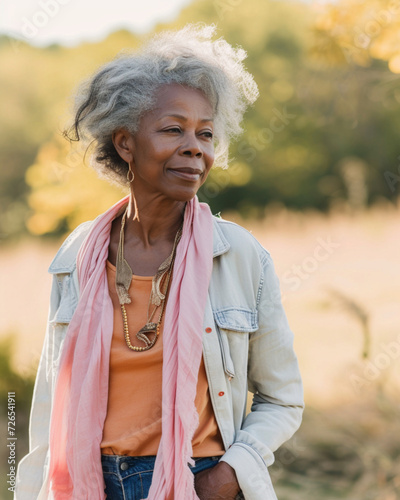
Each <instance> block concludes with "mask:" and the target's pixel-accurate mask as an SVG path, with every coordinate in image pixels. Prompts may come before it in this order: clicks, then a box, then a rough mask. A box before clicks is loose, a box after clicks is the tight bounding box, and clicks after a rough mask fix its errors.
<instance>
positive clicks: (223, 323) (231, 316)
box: [213, 307, 258, 378]
mask: <svg viewBox="0 0 400 500" xmlns="http://www.w3.org/2000/svg"><path fill="white" fill-rule="evenodd" d="M213 314H214V320H215V323H216V324H217V326H218V328H217V332H218V340H219V343H220V347H221V356H222V362H223V365H224V370H225V373H226V374H227V375H228V377H230V378H233V377H234V376H235V365H234V363H233V360H232V355H231V349H230V345H229V334H230V332H231V333H236V334H237V333H240V334H243V333H244V334H246V333H251V332H255V331H256V330H257V329H258V317H257V311H252V310H250V309H245V308H237V307H232V308H225V309H218V310H217V311H214V312H213Z"/></svg>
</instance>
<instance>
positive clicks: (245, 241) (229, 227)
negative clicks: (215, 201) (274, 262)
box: [213, 216, 270, 261]
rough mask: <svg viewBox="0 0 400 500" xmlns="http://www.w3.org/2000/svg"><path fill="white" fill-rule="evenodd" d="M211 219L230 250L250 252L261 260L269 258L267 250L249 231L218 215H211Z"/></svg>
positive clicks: (242, 252)
mask: <svg viewBox="0 0 400 500" xmlns="http://www.w3.org/2000/svg"><path fill="white" fill-rule="evenodd" d="M213 220H214V227H215V229H216V232H217V233H219V236H220V237H222V238H223V239H225V241H226V242H227V243H228V245H229V250H230V251H234V252H235V253H236V252H239V253H241V254H247V255H249V256H250V255H252V254H253V255H257V256H258V258H259V259H260V260H261V261H264V260H266V259H267V258H270V253H269V252H268V250H266V249H265V248H264V247H263V246H262V245H261V243H260V242H259V241H258V240H257V239H256V238H255V236H254V235H253V234H252V233H251V232H250V231H248V230H247V229H245V228H244V227H242V226H240V225H239V224H236V223H235V222H231V221H228V220H226V219H222V218H221V217H219V216H213ZM214 239H216V238H214ZM214 243H215V242H214Z"/></svg>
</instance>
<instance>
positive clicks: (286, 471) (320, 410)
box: [0, 206, 400, 500]
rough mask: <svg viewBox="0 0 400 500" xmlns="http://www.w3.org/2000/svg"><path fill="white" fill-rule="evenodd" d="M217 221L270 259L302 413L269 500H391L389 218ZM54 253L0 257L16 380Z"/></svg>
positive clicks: (399, 286) (393, 349)
mask: <svg viewBox="0 0 400 500" xmlns="http://www.w3.org/2000/svg"><path fill="white" fill-rule="evenodd" d="M223 215H224V218H226V219H230V220H234V221H236V222H238V223H240V224H241V225H243V226H245V227H246V228H247V229H249V230H251V231H252V233H253V234H254V235H255V236H256V237H257V238H258V239H259V241H260V242H261V243H262V244H263V245H264V246H265V248H267V249H268V250H269V251H270V253H271V255H272V257H273V260H274V262H275V267H276V270H277V273H278V275H279V277H280V280H281V289H282V295H283V300H284V305H285V309H286V312H287V315H288V319H289V323H290V325H291V327H292V330H293V331H294V333H295V348H296V352H297V354H298V358H299V363H300V367H301V371H302V375H303V380H304V387H305V400H306V407H307V408H306V412H305V415H304V423H303V425H302V427H301V429H300V430H299V431H298V433H297V434H296V436H295V437H294V438H293V439H292V440H290V441H289V443H287V445H286V446H285V447H283V448H282V449H281V450H279V451H278V452H277V454H276V463H275V465H274V466H273V467H272V468H271V476H272V478H273V482H274V484H276V489H277V493H278V497H279V500H310V499H311V500H320V499H324V500H325V499H326V500H330V499H332V500H333V499H339V498H341V499H349V500H396V499H400V465H399V464H400V406H399V386H400V383H399V382H400V363H399V359H400V328H399V326H400V263H399V256H400V207H397V208H395V207H393V206H386V207H382V208H375V209H372V210H369V211H367V212H361V213H353V214H349V213H345V212H337V213H335V214H331V215H327V216H324V215H321V214H318V213H313V212H310V213H301V214H300V213H299V214H297V213H292V212H288V211H282V210H281V211H279V212H270V213H267V217H266V218H265V220H263V221H262V222H260V221H252V222H250V221H241V220H240V219H239V218H238V217H237V216H236V215H234V214H223ZM57 246H58V245H57V244H49V243H41V242H32V241H30V242H20V243H19V244H18V245H16V246H12V247H5V248H3V249H1V250H0V273H1V282H2V287H1V291H0V293H1V296H0V304H1V314H0V337H1V336H3V337H4V336H7V335H12V336H13V337H14V340H15V352H14V357H13V363H14V366H15V368H16V369H17V370H18V371H19V372H21V373H23V374H24V373H29V372H31V371H32V370H33V369H34V368H35V367H36V365H37V362H38V358H39V355H40V350H41V346H42V342H43V336H44V330H45V323H46V316H47V307H48V305H47V303H48V295H49V290H50V277H49V275H47V273H46V270H47V267H48V266H49V264H50V262H51V259H52V257H53V255H54V253H55V251H56V249H57ZM10 390H11V389H10Z"/></svg>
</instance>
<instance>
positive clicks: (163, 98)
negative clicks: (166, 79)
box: [149, 83, 214, 122]
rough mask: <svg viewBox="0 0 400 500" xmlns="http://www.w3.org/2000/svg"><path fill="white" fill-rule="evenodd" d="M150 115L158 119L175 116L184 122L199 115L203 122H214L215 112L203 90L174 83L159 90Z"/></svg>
mask: <svg viewBox="0 0 400 500" xmlns="http://www.w3.org/2000/svg"><path fill="white" fill-rule="evenodd" d="M149 115H152V116H153V117H155V116H157V118H161V117H164V116H175V117H176V118H178V119H181V120H183V121H184V120H185V119H187V118H188V115H197V116H198V118H199V119H200V120H201V121H204V122H209V121H213V116H214V110H213V107H212V105H211V103H210V101H209V99H208V98H207V96H206V95H205V94H204V93H203V92H202V91H201V90H198V89H195V88H193V87H189V86H186V85H180V84H177V83H172V84H168V85H163V86H162V87H160V88H159V89H157V91H156V93H155V103H154V107H153V108H152V109H151V110H150V111H149Z"/></svg>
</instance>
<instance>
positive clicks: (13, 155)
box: [0, 0, 400, 237]
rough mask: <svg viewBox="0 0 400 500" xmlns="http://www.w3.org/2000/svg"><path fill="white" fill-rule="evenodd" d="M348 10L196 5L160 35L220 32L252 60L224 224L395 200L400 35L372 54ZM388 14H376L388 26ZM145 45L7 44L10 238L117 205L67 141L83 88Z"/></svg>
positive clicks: (222, 192)
mask: <svg viewBox="0 0 400 500" xmlns="http://www.w3.org/2000/svg"><path fill="white" fill-rule="evenodd" d="M345 3H346V2H345V0H343V1H342V2H339V3H338V4H337V5H336V6H328V7H327V8H326V9H324V10H323V11H322V12H320V13H318V12H316V10H315V9H314V8H313V7H312V5H309V4H307V3H303V2H291V1H289V0H285V1H274V0H247V1H246V2H245V1H244V0H197V1H195V2H193V3H192V4H190V5H189V6H188V7H186V8H185V9H184V10H183V11H182V12H181V14H180V15H179V16H178V18H177V19H176V20H175V21H174V22H171V23H168V24H165V25H159V26H158V27H157V28H156V31H157V30H161V29H166V28H168V29H176V28H180V27H182V26H184V25H185V24H186V23H188V22H199V21H200V22H206V23H217V25H218V33H219V35H221V36H224V37H225V38H226V39H227V40H228V41H229V42H230V43H232V44H234V45H241V46H242V47H244V48H245V49H246V50H247V52H248V59H247V67H248V69H249V70H250V71H251V72H252V73H253V74H254V76H255V79H256V81H257V83H258V85H259V88H260V98H259V100H258V101H257V102H256V103H255V106H254V107H253V108H252V109H250V110H249V112H248V113H247V115H246V120H245V131H244V135H243V137H241V138H240V139H239V140H238V141H237V143H236V144H233V145H232V148H231V158H232V160H231V167H230V168H229V169H228V170H227V171H221V170H220V169H214V170H213V171H212V172H211V175H210V178H209V179H208V181H207V183H206V184H205V186H203V188H202V189H201V190H200V193H199V197H200V198H201V199H202V200H203V201H207V202H208V203H210V205H211V208H212V210H213V212H218V211H221V210H226V209H236V210H239V211H240V212H241V213H242V214H243V215H254V214H260V215H262V214H263V211H264V208H265V206H266V205H268V204H270V203H278V204H284V205H286V206H289V207H292V208H299V209H302V208H306V207H314V208H317V209H320V210H327V209H329V208H330V207H332V206H335V205H337V204H342V203H347V204H350V206H353V207H355V208H360V207H362V206H364V205H366V204H372V203H374V202H375V201H379V200H381V199H382V198H385V199H389V200H393V201H394V200H395V199H396V197H397V196H398V193H399V191H398V186H399V184H400V182H399V180H400V177H398V176H397V174H398V163H399V161H398V159H397V157H398V155H399V152H398V146H397V142H398V141H397V130H398V129H399V126H400V114H399V112H398V111H399V105H400V93H399V90H398V77H397V75H396V74H394V71H395V70H396V68H397V62H396V61H397V55H396V54H397V52H396V50H397V49H396V48H395V47H397V46H398V44H397V45H396V40H397V37H398V30H396V29H394V28H395V27H396V26H397V24H396V23H397V22H398V21H397V20H395V18H394V17H393V19H392V22H389V21H387V22H386V23H383V22H382V23H381V26H380V30H379V33H378V35H376V36H375V37H372V39H371V44H370V46H369V48H368V50H367V51H366V50H363V51H361V49H360V48H359V47H358V46H357V43H358V39H355V38H354V33H356V32H360V29H361V31H362V30H364V31H365V30H367V29H369V28H368V27H369V24H367V23H368V22H370V20H369V17H368V16H370V15H371V14H368V13H367V12H366V10H365V9H366V6H365V5H364V4H363V3H361V2H357V1H355V0H354V1H353V0H352V1H351V2H348V4H346V5H347V6H345V5H344V4H345ZM342 4H343V5H342ZM385 5H386V4H385V2H384V1H383V0H376V2H374V9H375V11H376V13H377V16H378V18H379V19H380V18H382V19H383V18H384V17H382V16H383V14H384V13H385V12H386V10H387V9H388V8H389V7H387V6H386V7H385ZM344 7H346V8H344ZM385 9H386V10H385ZM375 11H374V12H375ZM382 13H383V14H382ZM381 14H382V15H381ZM379 16H380V17H379ZM393 16H394V14H393ZM386 18H387V16H386ZM386 18H385V19H386ZM396 19H397V18H396ZM360 23H361V24H360ZM357 30H358V31H357ZM138 43H139V39H138V37H136V36H134V35H133V34H132V33H129V32H127V31H124V30H122V31H118V32H116V33H113V34H112V35H110V36H109V37H108V38H106V39H105V40H103V41H102V42H99V43H85V44H81V45H80V46H78V47H75V48H64V47H61V46H51V47H48V48H46V49H37V48H33V47H30V46H29V45H27V44H25V43H23V42H17V41H13V40H10V39H7V38H6V37H3V38H2V39H1V40H0V65H1V67H3V68H7V71H4V72H2V74H1V75H0V90H1V92H2V95H6V96H7V99H5V100H4V105H3V106H2V108H1V109H0V127H1V130H2V134H1V135H0V164H1V166H2V168H1V169H0V210H1V211H2V214H3V217H2V219H1V221H0V236H3V237H4V236H5V235H6V234H11V235H12V234H15V235H17V234H20V233H21V232H23V231H26V230H29V231H30V232H32V233H34V234H38V235H41V234H55V235H57V234H59V233H62V232H65V231H68V230H70V229H71V228H72V227H74V226H75V225H76V224H77V223H78V222H81V221H82V220H84V219H88V218H90V217H92V216H95V215H97V214H98V213H100V212H101V211H102V210H103V208H104V207H103V205H104V204H102V203H100V202H98V201H97V200H104V202H107V203H108V202H111V201H114V200H115V199H116V198H117V197H118V196H120V194H119V193H118V192H117V191H116V190H115V188H112V187H109V186H108V185H107V184H104V186H101V187H100V184H99V183H98V181H97V180H94V177H90V176H89V177H88V173H87V169H86V167H84V166H83V163H82V160H81V159H80V160H79V161H78V162H75V163H74V165H73V167H74V170H72V169H71V166H70V163H69V160H68V158H67V157H66V156H68V155H69V150H68V149H66V147H67V146H66V145H63V143H62V140H60V134H59V131H60V130H61V129H63V127H64V126H65V125H66V123H67V122H68V118H69V115H68V110H69V106H70V100H69V97H70V96H71V94H72V92H73V89H74V88H75V87H76V85H77V84H78V83H79V82H80V81H81V80H82V78H84V77H86V76H88V75H89V74H90V73H92V72H93V71H94V70H95V69H96V68H97V67H98V66H99V65H100V64H102V63H104V62H106V61H107V60H110V59H111V58H113V57H114V56H115V55H116V54H117V53H118V52H119V51H120V50H122V49H129V48H134V47H136V46H137V44H138ZM349 44H350V45H349ZM351 44H353V45H351ZM349 46H350V48H351V47H353V49H354V50H352V51H351V57H349V50H350V49H349ZM356 49H357V50H356ZM360 54H361V55H360ZM49 151H52V153H51V154H50V153H49ZM63 155H65V156H64V157H63ZM60 165H64V167H65V168H64V170H63V169H62V168H61V167H60ZM72 171H73V172H74V173H73V174H72ZM60 172H62V173H61V174H60ZM65 172H69V173H68V175H67V174H66V173H65ZM79 172H80V173H79ZM37 175H39V177H40V179H41V180H35V178H36V176H37ZM46 179H47V180H46ZM389 181H390V182H389ZM74 183H75V184H74ZM360 192H361V193H363V195H362V196H361V195H357V193H360ZM51 199H53V201H52V202H50V201H49V200H51ZM59 201H60V206H59V207H57V203H58V202H59ZM61 201H62V203H61ZM87 206H89V207H90V210H89V212H90V213H87V210H86V208H87ZM85 210H86V214H85Z"/></svg>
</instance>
